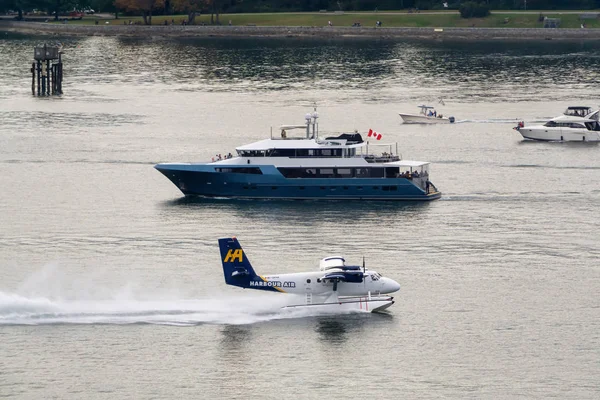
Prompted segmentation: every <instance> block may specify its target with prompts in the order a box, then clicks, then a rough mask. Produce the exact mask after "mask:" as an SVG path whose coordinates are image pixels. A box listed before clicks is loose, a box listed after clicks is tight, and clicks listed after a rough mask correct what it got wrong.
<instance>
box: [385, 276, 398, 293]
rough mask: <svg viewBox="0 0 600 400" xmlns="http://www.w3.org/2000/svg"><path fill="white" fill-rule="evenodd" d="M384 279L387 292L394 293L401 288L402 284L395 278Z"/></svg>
mask: <svg viewBox="0 0 600 400" xmlns="http://www.w3.org/2000/svg"><path fill="white" fill-rule="evenodd" d="M382 279H383V280H384V281H383V289H384V291H385V293H393V292H397V291H398V290H400V284H399V283H398V282H396V281H395V280H393V279H390V278H382Z"/></svg>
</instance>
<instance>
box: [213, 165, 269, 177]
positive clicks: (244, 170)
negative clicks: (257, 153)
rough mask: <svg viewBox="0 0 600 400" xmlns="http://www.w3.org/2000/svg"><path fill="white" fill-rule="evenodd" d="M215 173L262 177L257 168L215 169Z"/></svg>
mask: <svg viewBox="0 0 600 400" xmlns="http://www.w3.org/2000/svg"><path fill="white" fill-rule="evenodd" d="M215 172H223V173H230V174H254V175H262V171H261V170H260V168H258V167H254V168H215Z"/></svg>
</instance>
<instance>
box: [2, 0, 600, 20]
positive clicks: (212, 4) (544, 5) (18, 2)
mask: <svg viewBox="0 0 600 400" xmlns="http://www.w3.org/2000/svg"><path fill="white" fill-rule="evenodd" d="M467 1H468V2H470V3H473V2H475V3H478V4H483V5H485V6H486V8H488V9H491V10H525V9H527V10H569V9H571V10H585V9H595V8H600V0H0V13H3V14H4V13H6V12H9V11H13V12H15V13H17V18H21V19H22V18H23V14H25V13H28V12H31V11H33V10H38V11H39V12H43V13H46V14H48V15H53V16H54V18H55V19H58V18H59V17H60V16H61V15H66V14H68V13H69V12H71V11H74V10H84V9H88V10H91V9H93V10H94V11H95V12H111V13H117V15H118V13H125V14H127V15H141V16H142V17H143V18H144V21H145V23H151V18H152V15H153V14H162V15H172V14H187V15H188V20H189V22H191V23H193V20H194V17H195V15H197V14H198V13H209V14H211V16H214V15H216V19H212V18H211V22H213V23H219V19H218V15H219V13H252V12H310V11H320V10H327V11H377V10H379V11H385V10H404V9H411V10H444V9H455V10H458V9H460V7H461V3H466V2H467ZM463 5H464V4H463Z"/></svg>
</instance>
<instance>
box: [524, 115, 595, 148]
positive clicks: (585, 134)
mask: <svg viewBox="0 0 600 400" xmlns="http://www.w3.org/2000/svg"><path fill="white" fill-rule="evenodd" d="M599 113H600V110H596V111H593V110H592V109H591V108H590V107H568V108H567V109H566V110H565V112H564V113H563V114H562V115H560V116H558V117H556V118H552V119H551V120H550V121H548V122H546V123H545V124H543V125H531V126H525V124H524V123H523V122H519V125H518V126H516V127H515V129H516V130H517V131H519V133H520V134H521V135H522V136H523V138H525V139H531V140H544V141H559V142H598V141H600V124H599V122H598V114H599Z"/></svg>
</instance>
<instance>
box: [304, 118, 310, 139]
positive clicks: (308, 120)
mask: <svg viewBox="0 0 600 400" xmlns="http://www.w3.org/2000/svg"><path fill="white" fill-rule="evenodd" d="M311 118H312V115H310V113H306V115H305V116H304V120H305V121H306V138H307V139H310V119H311Z"/></svg>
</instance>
